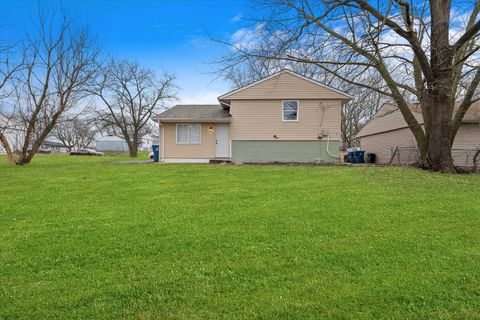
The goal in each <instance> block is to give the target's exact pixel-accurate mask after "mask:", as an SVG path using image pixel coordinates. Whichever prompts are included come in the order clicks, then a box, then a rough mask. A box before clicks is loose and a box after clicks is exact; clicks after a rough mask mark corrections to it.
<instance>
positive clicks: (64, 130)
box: [52, 118, 98, 151]
mask: <svg viewBox="0 0 480 320" xmlns="http://www.w3.org/2000/svg"><path fill="white" fill-rule="evenodd" d="M92 124H93V121H89V120H87V119H81V118H73V119H65V120H63V119H62V120H60V121H59V122H58V124H57V125H56V126H55V128H54V129H53V131H52V135H53V136H54V137H55V138H57V139H58V140H60V141H61V142H62V143H63V144H64V145H65V146H66V147H67V148H68V149H69V151H71V150H72V149H73V148H85V147H87V146H88V145H89V144H90V143H92V142H93V140H94V139H95V136H96V134H97V132H98V131H97V130H96V126H95V125H92Z"/></svg>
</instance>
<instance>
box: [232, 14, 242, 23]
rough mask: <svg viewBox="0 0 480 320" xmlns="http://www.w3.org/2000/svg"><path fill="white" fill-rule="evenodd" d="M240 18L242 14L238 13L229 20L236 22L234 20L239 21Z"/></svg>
mask: <svg viewBox="0 0 480 320" xmlns="http://www.w3.org/2000/svg"><path fill="white" fill-rule="evenodd" d="M240 20H242V15H241V14H240V13H239V14H237V15H235V17H233V18H232V19H230V22H233V23H236V22H239V21H240Z"/></svg>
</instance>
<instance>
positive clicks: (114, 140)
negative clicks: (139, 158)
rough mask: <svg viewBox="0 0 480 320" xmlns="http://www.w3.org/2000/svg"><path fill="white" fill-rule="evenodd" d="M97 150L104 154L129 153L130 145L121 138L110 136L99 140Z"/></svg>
mask: <svg viewBox="0 0 480 320" xmlns="http://www.w3.org/2000/svg"><path fill="white" fill-rule="evenodd" d="M95 149H96V150H97V151H102V152H103V151H107V152H128V144H127V142H126V141H125V139H123V138H121V137H119V136H113V135H108V136H103V137H101V138H99V139H97V141H96V142H95Z"/></svg>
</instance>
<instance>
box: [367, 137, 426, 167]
mask: <svg viewBox="0 0 480 320" xmlns="http://www.w3.org/2000/svg"><path fill="white" fill-rule="evenodd" d="M397 146H398V147H407V148H416V146H417V143H416V141H415V138H414V136H413V134H412V132H411V131H410V129H408V128H404V129H398V130H394V131H389V132H383V133H379V134H375V135H371V136H367V137H362V138H360V147H361V148H362V149H363V150H365V152H366V153H375V155H376V156H377V160H376V163H379V164H386V163H388V162H389V161H390V158H391V156H392V148H395V147H397Z"/></svg>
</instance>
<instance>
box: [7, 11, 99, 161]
mask: <svg viewBox="0 0 480 320" xmlns="http://www.w3.org/2000/svg"><path fill="white" fill-rule="evenodd" d="M35 27H36V34H34V35H27V37H26V39H25V41H24V48H23V59H22V60H23V61H24V66H23V68H22V69H21V70H20V71H19V73H18V75H17V76H16V77H15V78H12V79H13V81H11V82H10V83H9V84H8V85H9V86H10V87H11V88H12V89H14V92H13V94H12V95H11V96H10V97H8V100H9V101H10V106H11V110H10V114H12V115H13V116H14V117H15V119H16V120H17V121H19V122H20V123H21V124H22V127H23V129H24V139H23V144H22V146H21V149H20V152H19V153H18V154H17V155H13V154H12V155H11V156H10V158H12V159H13V160H14V161H13V162H14V163H16V164H27V163H29V162H30V161H31V160H32V158H33V157H34V155H35V154H36V153H37V151H38V149H39V148H40V145H41V144H42V143H43V141H44V140H45V138H46V137H47V136H48V135H49V134H50V132H51V131H52V129H53V128H54V127H55V125H56V124H57V122H58V121H59V119H60V117H61V116H62V114H64V113H65V112H67V111H69V110H73V109H74V108H78V107H79V105H80V104H81V102H82V100H83V99H84V98H85V97H86V95H87V87H88V86H89V85H91V84H92V81H93V79H94V78H95V74H96V72H97V66H98V63H97V58H98V55H99V47H98V46H97V44H96V41H95V39H94V38H93V37H92V35H91V33H90V31H89V30H88V28H86V27H80V26H78V25H76V24H75V23H74V22H73V21H72V20H70V19H69V18H68V15H67V14H66V12H61V14H58V13H56V12H44V11H43V10H40V11H39V15H38V19H37V22H36V26H35Z"/></svg>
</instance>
